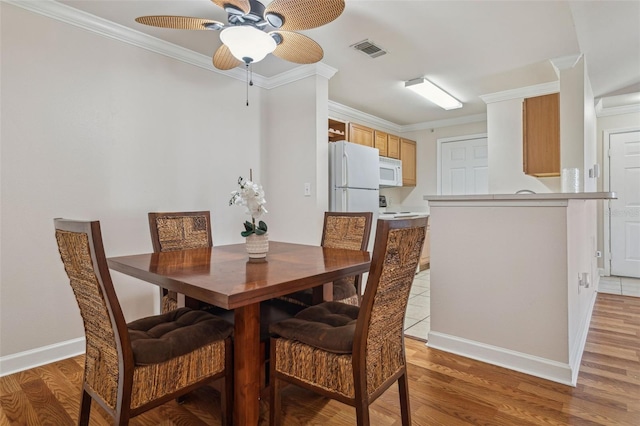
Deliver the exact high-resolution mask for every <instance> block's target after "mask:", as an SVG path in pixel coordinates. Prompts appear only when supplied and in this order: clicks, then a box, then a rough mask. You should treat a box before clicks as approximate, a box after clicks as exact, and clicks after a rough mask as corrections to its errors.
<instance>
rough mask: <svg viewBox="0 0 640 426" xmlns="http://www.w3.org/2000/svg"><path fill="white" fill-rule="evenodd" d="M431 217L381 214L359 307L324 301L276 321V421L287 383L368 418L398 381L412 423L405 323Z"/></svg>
mask: <svg viewBox="0 0 640 426" xmlns="http://www.w3.org/2000/svg"><path fill="white" fill-rule="evenodd" d="M427 221H428V218H427V217H423V218H415V219H402V220H401V219H396V220H382V219H380V220H378V224H377V229H376V239H375V245H374V249H373V257H372V261H371V268H370V270H369V277H368V280H367V285H366V288H365V292H364V296H363V299H362V305H361V306H360V307H358V306H352V305H347V304H344V303H338V302H324V303H321V304H318V305H314V306H311V307H309V308H306V309H304V310H302V311H300V312H299V313H298V314H297V315H296V316H295V317H294V318H292V319H287V320H284V321H281V322H279V323H276V324H273V325H271V327H270V331H271V333H272V338H271V371H270V377H271V396H270V398H271V405H270V424H271V425H279V424H280V418H281V414H282V413H281V401H280V400H281V395H280V390H281V387H282V386H283V384H284V383H293V384H295V385H298V386H301V387H303V388H307V389H310V390H313V391H315V392H317V393H319V394H322V395H324V396H327V397H329V398H332V399H336V400H338V401H340V402H343V403H345V404H348V405H351V406H354V407H355V409H356V418H357V424H358V425H359V426H364V425H369V405H370V404H371V403H372V402H373V401H374V400H375V399H376V398H378V397H379V396H380V395H381V394H382V393H383V392H384V391H385V390H387V389H388V388H389V387H390V386H391V385H392V384H394V383H395V382H396V381H397V382H398V388H399V393H400V411H401V418H402V424H403V425H410V424H411V414H410V411H409V386H408V379H407V367H406V365H407V362H406V357H405V349H404V333H403V325H404V319H405V313H406V309H407V302H408V299H409V292H410V290H411V284H412V282H413V278H414V275H415V272H416V268H417V266H418V263H419V260H420V252H421V250H422V245H423V242H424V238H425V234H426V228H427Z"/></svg>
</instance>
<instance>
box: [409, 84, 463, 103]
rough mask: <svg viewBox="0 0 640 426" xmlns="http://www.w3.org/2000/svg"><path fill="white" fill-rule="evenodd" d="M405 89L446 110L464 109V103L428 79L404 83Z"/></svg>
mask: <svg viewBox="0 0 640 426" xmlns="http://www.w3.org/2000/svg"><path fill="white" fill-rule="evenodd" d="M404 87H406V88H408V89H411V90H413V91H414V92H416V93H417V94H419V95H420V96H423V97H425V98H427V99H428V100H430V101H431V102H433V103H434V104H436V105H438V106H439V107H441V108H444V109H446V110H450V109H456V108H462V102H460V101H459V100H457V99H456V98H454V97H453V96H451V95H450V94H448V93H447V92H445V91H444V90H442V89H441V88H439V87H438V86H436V85H435V84H433V83H432V82H430V81H429V80H427V79H426V78H414V79H413V80H409V81H407V82H405V83H404Z"/></svg>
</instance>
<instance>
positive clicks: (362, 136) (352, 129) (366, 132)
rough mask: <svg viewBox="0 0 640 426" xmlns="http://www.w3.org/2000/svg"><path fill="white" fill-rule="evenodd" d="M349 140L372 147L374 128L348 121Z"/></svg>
mask: <svg viewBox="0 0 640 426" xmlns="http://www.w3.org/2000/svg"><path fill="white" fill-rule="evenodd" d="M348 140H349V142H353V143H357V144H360V145H365V146H370V147H372V148H373V147H374V130H373V129H372V128H370V127H365V126H361V125H360V124H355V123H349V139H348Z"/></svg>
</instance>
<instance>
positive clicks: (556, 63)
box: [549, 53, 582, 78]
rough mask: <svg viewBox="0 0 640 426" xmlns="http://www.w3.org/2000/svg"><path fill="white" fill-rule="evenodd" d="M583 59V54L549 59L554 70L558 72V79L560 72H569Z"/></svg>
mask: <svg viewBox="0 0 640 426" xmlns="http://www.w3.org/2000/svg"><path fill="white" fill-rule="evenodd" d="M581 58H582V53H576V54H573V55H567V56H561V57H559V58H553V59H549V62H551V65H553V70H554V71H555V72H556V75H557V76H558V78H560V71H563V70H569V69H571V68H573V67H575V66H576V64H577V63H578V61H579V60H580V59H581Z"/></svg>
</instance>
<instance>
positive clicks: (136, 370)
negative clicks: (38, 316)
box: [54, 219, 233, 425]
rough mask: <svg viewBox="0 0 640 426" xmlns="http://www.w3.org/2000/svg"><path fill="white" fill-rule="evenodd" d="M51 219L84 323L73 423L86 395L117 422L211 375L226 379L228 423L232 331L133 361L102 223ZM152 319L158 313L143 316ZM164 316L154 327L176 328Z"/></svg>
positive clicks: (84, 414) (86, 403)
mask: <svg viewBox="0 0 640 426" xmlns="http://www.w3.org/2000/svg"><path fill="white" fill-rule="evenodd" d="M54 224H55V229H56V234H55V235H56V240H57V243H58V249H59V252H60V257H61V259H62V263H63V265H64V269H65V271H66V273H67V276H68V277H69V281H70V284H71V288H72V289H73V293H74V295H75V297H76V300H77V302H78V306H79V308H80V315H81V317H82V321H83V323H84V329H85V338H86V353H85V370H84V379H83V385H82V388H83V389H82V401H81V408H80V417H79V420H78V424H79V425H88V424H89V417H90V411H91V400H92V399H95V400H96V401H97V402H98V403H99V404H100V405H101V406H102V408H104V409H105V411H106V412H107V413H109V415H111V416H112V417H113V418H114V423H115V424H117V425H127V424H128V423H129V418H130V417H134V416H137V415H138V414H141V413H143V412H145V411H147V410H149V409H151V408H154V407H156V406H158V405H160V404H163V403H164V402H167V401H169V400H171V399H174V398H176V397H179V396H181V395H184V394H185V393H187V392H189V391H191V390H192V389H195V388H196V387H198V386H201V385H203V384H205V383H206V382H208V381H210V380H213V379H224V380H223V385H222V388H223V392H222V393H221V400H222V406H223V410H222V419H223V422H224V423H225V424H231V422H232V415H231V413H232V409H231V407H232V394H233V392H232V389H233V385H232V375H233V369H232V366H231V355H230V353H231V337H227V338H225V339H224V340H223V339H222V338H221V339H218V340H215V341H212V342H204V343H203V344H202V346H200V347H199V348H197V349H195V350H192V351H191V352H188V353H185V354H183V355H175V356H173V357H172V358H169V359H167V360H164V361H162V362H160V363H157V364H153V363H143V364H140V365H137V364H136V362H135V357H134V349H133V348H132V343H131V337H130V334H129V333H130V330H129V328H128V325H127V323H126V321H125V318H124V315H123V313H122V309H121V307H120V303H119V302H118V298H117V295H116V292H115V289H114V287H113V283H112V281H111V275H110V274H109V267H108V265H107V259H106V256H105V253H104V247H103V245H102V235H101V232H100V222H98V221H94V222H81V221H74V220H65V219H55V220H54ZM188 312H191V311H188ZM203 314H204V313H203ZM205 315H208V314H205ZM155 318H159V317H148V318H145V319H142V321H148V320H153V319H155ZM181 318H183V317H181ZM200 318H202V316H201V317H200ZM209 318H212V319H213V320H214V321H222V320H220V319H215V317H213V316H210V317H208V318H207V319H206V320H209ZM170 321H171V319H165V318H161V319H159V320H158V322H157V324H158V328H157V329H155V330H156V332H158V331H159V330H160V329H161V328H162V327H163V325H164V323H166V324H167V326H168V327H170V329H171V330H173V332H174V333H176V332H177V331H176V330H175V329H174V328H173V327H174V325H173V324H169V322H170ZM187 321H188V320H187ZM203 321H204V320H203ZM222 322H224V321H222ZM135 323H136V322H134V323H132V324H135ZM154 324H156V322H154ZM183 324H184V323H183ZM132 327H134V329H136V328H135V327H136V326H133V325H132ZM183 335H184V334H183ZM154 348H155V346H154Z"/></svg>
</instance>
